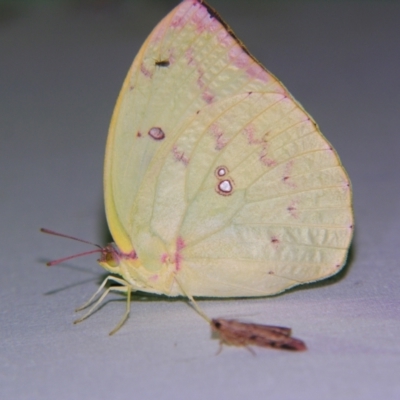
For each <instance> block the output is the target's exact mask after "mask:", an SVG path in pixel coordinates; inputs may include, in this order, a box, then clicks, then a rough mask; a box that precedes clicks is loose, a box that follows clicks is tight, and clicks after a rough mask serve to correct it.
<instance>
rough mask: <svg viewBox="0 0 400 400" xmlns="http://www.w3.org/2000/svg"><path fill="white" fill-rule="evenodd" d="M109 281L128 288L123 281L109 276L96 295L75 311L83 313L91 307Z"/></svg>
mask: <svg viewBox="0 0 400 400" xmlns="http://www.w3.org/2000/svg"><path fill="white" fill-rule="evenodd" d="M108 281H114V282H116V283H119V284H121V285H122V286H126V282H125V281H124V280H123V279H120V278H117V277H115V276H111V275H110V276H107V278H106V279H104V281H103V282H102V284H101V285H100V286H99V288H98V289H97V290H96V292H95V293H94V295H93V296H92V297H91V298H90V299H89V300H88V301H87V302H86V303H85V304H82V305H81V306H80V307H78V308H77V309H76V310H75V311H76V312H77V311H81V310H84V309H85V308H86V307H88V306H90V304H92V302H93V300H94V299H95V298H96V296H97V295H98V294H99V293H100V292H101V291H102V290H103V289H104V286H106V284H107V282H108Z"/></svg>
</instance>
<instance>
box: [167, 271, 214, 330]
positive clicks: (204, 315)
mask: <svg viewBox="0 0 400 400" xmlns="http://www.w3.org/2000/svg"><path fill="white" fill-rule="evenodd" d="M175 281H176V283H177V284H178V286H179V287H180V288H181V290H182V292H183V294H184V295H185V296H186V297H187V298H188V299H189V300H190V302H191V303H192V305H193V307H194V309H195V310H196V311H197V313H198V314H199V315H200V316H201V317H203V318H204V319H205V320H206V321H207V322H208V323H209V324H211V319H210V318H209V317H208V316H207V314H206V313H205V312H204V311H203V310H202V309H201V308H200V306H199V305H198V304H197V302H196V301H195V300H194V298H193V296H192V295H190V294H189V293H188V292H187V291H186V290H185V289H184V288H183V286H182V283H181V282H180V281H179V279H178V278H177V276H176V275H175Z"/></svg>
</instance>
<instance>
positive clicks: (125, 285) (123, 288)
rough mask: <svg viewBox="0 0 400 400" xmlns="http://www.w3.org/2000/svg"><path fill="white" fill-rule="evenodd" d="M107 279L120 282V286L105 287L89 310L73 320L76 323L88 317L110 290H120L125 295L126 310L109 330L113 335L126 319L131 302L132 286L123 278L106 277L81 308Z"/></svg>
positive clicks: (86, 304) (91, 299) (87, 303)
mask: <svg viewBox="0 0 400 400" xmlns="http://www.w3.org/2000/svg"><path fill="white" fill-rule="evenodd" d="M108 280H111V281H114V282H117V283H120V284H121V285H122V286H110V287H109V288H107V289H106V290H105V291H104V293H103V294H102V295H101V296H100V298H99V299H98V300H97V301H96V302H95V303H94V304H93V306H92V307H91V308H90V309H89V311H88V312H87V313H86V314H85V315H83V316H82V317H81V318H79V319H77V320H75V321H74V324H77V323H79V322H82V321H83V320H84V319H86V318H88V317H89V316H90V315H91V314H92V313H93V312H94V311H95V310H96V309H97V308H98V306H99V305H100V303H101V302H102V301H103V300H104V298H105V297H106V296H107V295H108V294H109V293H110V292H111V291H113V292H120V293H125V294H126V295H127V303H126V311H125V314H124V316H123V317H122V319H121V321H120V322H119V323H118V325H117V326H116V327H115V328H114V329H113V330H112V331H111V332H110V335H113V334H114V333H115V332H116V331H117V330H118V329H119V328H121V326H122V325H123V324H124V322H125V321H126V320H127V318H128V316H129V312H130V305H131V304H130V303H131V292H132V287H131V286H130V285H129V284H128V283H127V282H126V281H124V280H123V279H119V278H116V277H113V276H111V277H107V278H106V279H105V280H104V282H103V283H102V285H101V286H100V288H99V289H98V290H97V291H96V293H95V294H94V295H93V296H92V297H91V298H90V300H89V301H88V302H86V303H85V304H84V306H83V307H81V308H80V309H82V308H85V307H87V306H88V305H89V304H91V303H92V301H93V299H94V298H95V297H96V296H97V295H98V293H99V292H100V291H101V290H102V289H103V288H104V286H105V284H106V282H107V281H108Z"/></svg>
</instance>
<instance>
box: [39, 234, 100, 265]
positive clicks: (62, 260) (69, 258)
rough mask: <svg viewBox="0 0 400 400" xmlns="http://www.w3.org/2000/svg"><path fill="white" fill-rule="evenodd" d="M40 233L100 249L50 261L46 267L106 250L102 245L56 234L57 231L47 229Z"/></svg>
mask: <svg viewBox="0 0 400 400" xmlns="http://www.w3.org/2000/svg"><path fill="white" fill-rule="evenodd" d="M40 231H41V232H43V233H48V234H49V235H54V236H60V237H63V238H67V239H72V240H75V241H77V242H81V243H86V244H90V245H91V246H96V247H98V249H97V250H90V251H85V252H83V253H79V254H74V255H73V256H68V257H64V258H59V259H57V260H54V261H49V262H47V263H46V265H47V266H48V267H51V266H53V265H57V264H61V263H62V262H64V261H67V260H71V258H77V257H82V256H86V255H88V254H93V253H102V252H103V250H104V249H103V247H101V246H100V245H98V244H96V243H92V242H88V241H87V240H83V239H78V238H76V237H74V236H69V235H65V234H63V233H59V232H55V231H52V230H50V229H46V228H40Z"/></svg>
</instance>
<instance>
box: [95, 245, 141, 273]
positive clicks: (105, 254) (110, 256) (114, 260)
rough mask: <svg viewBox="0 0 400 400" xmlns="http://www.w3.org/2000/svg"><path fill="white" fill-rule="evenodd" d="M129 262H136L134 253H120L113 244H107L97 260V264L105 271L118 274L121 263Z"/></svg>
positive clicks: (136, 258)
mask: <svg viewBox="0 0 400 400" xmlns="http://www.w3.org/2000/svg"><path fill="white" fill-rule="evenodd" d="M125 260H129V261H130V262H133V263H135V262H138V257H137V255H136V252H135V251H134V250H133V251H132V252H131V253H129V254H125V253H122V252H121V251H120V250H119V249H118V248H117V247H115V246H114V245H113V244H111V243H110V244H108V245H107V246H105V247H103V248H102V249H101V257H100V258H99V259H98V260H97V261H98V263H99V264H100V265H101V266H102V267H103V268H105V269H106V270H107V271H110V272H114V273H120V272H119V270H120V266H121V262H123V261H125Z"/></svg>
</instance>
